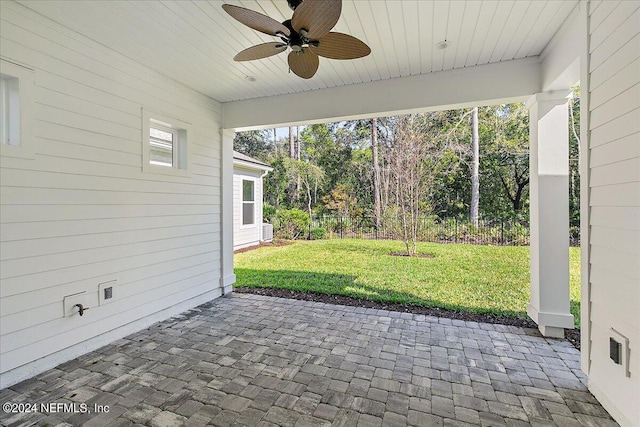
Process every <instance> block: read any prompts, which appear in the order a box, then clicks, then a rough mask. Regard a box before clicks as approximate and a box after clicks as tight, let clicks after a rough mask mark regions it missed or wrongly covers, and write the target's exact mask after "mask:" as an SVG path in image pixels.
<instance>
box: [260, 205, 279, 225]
mask: <svg viewBox="0 0 640 427" xmlns="http://www.w3.org/2000/svg"><path fill="white" fill-rule="evenodd" d="M275 218H276V208H275V207H274V206H272V205H270V204H269V203H266V202H265V204H264V205H262V219H263V220H264V221H266V222H268V223H270V224H273V220H274V219H275Z"/></svg>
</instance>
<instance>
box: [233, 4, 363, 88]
mask: <svg viewBox="0 0 640 427" xmlns="http://www.w3.org/2000/svg"><path fill="white" fill-rule="evenodd" d="M287 3H288V4H289V7H290V8H291V9H292V10H293V16H292V17H291V19H288V20H286V21H284V22H282V23H280V22H278V21H276V20H275V19H273V18H270V17H268V16H266V15H263V14H261V13H258V12H255V11H253V10H249V9H245V8H244V7H240V6H234V5H231V4H223V5H222V8H223V9H224V10H225V11H226V12H227V13H228V14H229V15H231V16H232V17H233V18H235V19H236V20H238V21H240V22H241V23H243V24H244V25H246V26H247V27H249V28H253V29H254V30H257V31H260V32H262V33H265V34H269V35H271V36H274V37H278V38H279V39H280V41H277V42H270V43H263V44H259V45H256V46H253V47H250V48H248V49H245V50H243V51H242V52H240V53H238V54H237V55H236V56H235V57H234V58H233V59H234V60H235V61H252V60H254V59H262V58H267V57H269V56H273V55H277V54H278V53H281V52H284V51H286V50H287V48H291V52H289V57H288V58H287V59H288V62H289V70H291V71H293V72H294V73H295V74H296V75H297V76H299V77H302V78H303V79H310V78H311V77H313V76H314V75H315V73H316V71H318V66H319V65H320V58H319V56H322V57H325V58H329V59H356V58H362V57H365V56H367V55H369V54H370V53H371V49H370V48H369V46H367V45H366V44H365V43H364V42H362V41H361V40H359V39H357V38H355V37H353V36H350V35H348V34H343V33H337V32H332V31H331V29H332V28H333V27H334V26H335V25H336V23H337V22H338V19H339V18H340V13H341V12H342V0H304V1H302V0H287ZM247 80H248V79H247Z"/></svg>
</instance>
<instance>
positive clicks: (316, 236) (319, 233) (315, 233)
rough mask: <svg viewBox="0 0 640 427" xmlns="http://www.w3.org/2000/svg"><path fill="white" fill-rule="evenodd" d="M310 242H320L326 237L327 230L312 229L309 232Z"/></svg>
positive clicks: (320, 228)
mask: <svg viewBox="0 0 640 427" xmlns="http://www.w3.org/2000/svg"><path fill="white" fill-rule="evenodd" d="M309 237H310V238H311V240H322V239H324V238H326V237H327V229H326V228H322V227H314V228H312V229H311V230H310V231H309Z"/></svg>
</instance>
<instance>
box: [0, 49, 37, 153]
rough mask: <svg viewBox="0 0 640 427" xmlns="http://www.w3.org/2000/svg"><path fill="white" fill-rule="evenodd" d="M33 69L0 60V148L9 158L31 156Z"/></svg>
mask: <svg viewBox="0 0 640 427" xmlns="http://www.w3.org/2000/svg"><path fill="white" fill-rule="evenodd" d="M33 86H34V73H33V70H31V69H29V68H26V67H23V66H20V65H17V64H14V63H12V62H9V61H5V60H0V148H1V149H2V155H3V156H8V157H22V158H27V159H32V158H33V144H34V141H33V140H34V138H33V94H32V93H33Z"/></svg>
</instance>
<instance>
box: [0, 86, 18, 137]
mask: <svg viewBox="0 0 640 427" xmlns="http://www.w3.org/2000/svg"><path fill="white" fill-rule="evenodd" d="M0 118H1V121H0V133H1V134H2V143H3V144H5V145H13V146H19V145H20V80H19V79H18V78H17V77H11V76H8V75H6V74H0Z"/></svg>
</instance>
